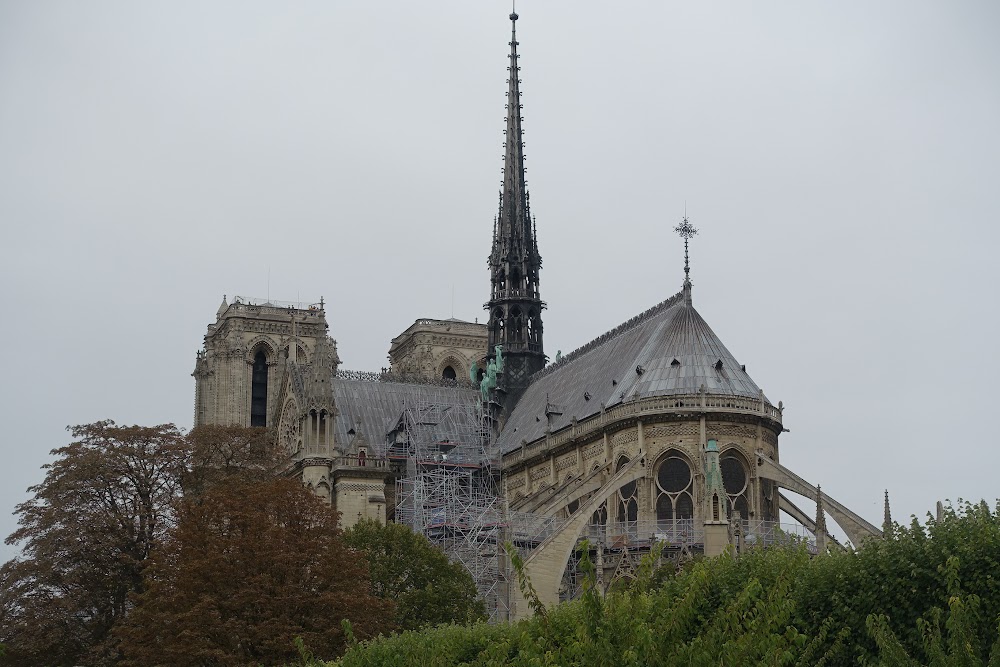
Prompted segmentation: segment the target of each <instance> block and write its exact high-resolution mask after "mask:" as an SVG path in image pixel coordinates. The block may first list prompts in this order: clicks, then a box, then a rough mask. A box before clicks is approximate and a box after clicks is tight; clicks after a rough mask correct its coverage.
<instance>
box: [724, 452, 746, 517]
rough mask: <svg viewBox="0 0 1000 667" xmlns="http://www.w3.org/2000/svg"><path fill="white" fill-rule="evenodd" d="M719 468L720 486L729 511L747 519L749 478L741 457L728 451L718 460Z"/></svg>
mask: <svg viewBox="0 0 1000 667" xmlns="http://www.w3.org/2000/svg"><path fill="white" fill-rule="evenodd" d="M719 468H720V469H721V470H722V485H723V486H724V487H725V489H726V495H727V496H728V507H729V509H730V510H731V511H737V512H739V513H740V516H741V517H742V518H743V519H744V520H746V519H749V518H750V483H749V482H750V480H749V477H750V476H749V475H748V474H747V465H746V463H745V462H744V461H743V457H741V456H740V455H739V454H737V453H736V452H734V451H728V452H726V453H725V454H723V455H722V456H721V457H720V458H719Z"/></svg>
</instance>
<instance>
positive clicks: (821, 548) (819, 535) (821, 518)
mask: <svg viewBox="0 0 1000 667" xmlns="http://www.w3.org/2000/svg"><path fill="white" fill-rule="evenodd" d="M815 533H816V553H817V554H824V553H826V536H827V530H826V513H825V512H824V511H823V490H822V489H821V488H820V487H819V484H817V485H816V531H815Z"/></svg>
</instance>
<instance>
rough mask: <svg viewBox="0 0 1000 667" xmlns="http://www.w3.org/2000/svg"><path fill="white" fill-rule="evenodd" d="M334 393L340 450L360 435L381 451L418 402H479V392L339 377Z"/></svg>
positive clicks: (335, 380) (337, 439)
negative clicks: (404, 413)
mask: <svg viewBox="0 0 1000 667" xmlns="http://www.w3.org/2000/svg"><path fill="white" fill-rule="evenodd" d="M333 393H334V399H335V400H336V404H337V412H338V415H337V419H336V420H334V423H335V424H336V432H335V434H334V437H335V439H336V440H335V441H336V443H337V447H338V448H341V449H342V448H343V447H345V446H346V445H347V443H349V442H351V440H352V439H353V438H354V436H355V435H356V434H361V435H363V436H364V438H365V439H366V440H367V441H368V442H369V443H371V444H373V445H375V446H376V447H378V448H379V449H381V448H382V447H383V445H384V444H385V439H386V434H387V433H388V432H389V431H390V430H392V429H393V428H394V427H395V426H396V423H397V422H398V421H399V417H400V415H402V414H403V410H404V409H405V407H407V406H416V405H417V404H420V403H459V404H465V403H469V404H474V403H475V402H476V401H477V400H479V390H478V389H468V388H461V387H442V386H437V385H429V384H409V383H403V382H372V381H369V380H347V379H342V378H336V379H334V381H333ZM351 431H353V433H352V432H351Z"/></svg>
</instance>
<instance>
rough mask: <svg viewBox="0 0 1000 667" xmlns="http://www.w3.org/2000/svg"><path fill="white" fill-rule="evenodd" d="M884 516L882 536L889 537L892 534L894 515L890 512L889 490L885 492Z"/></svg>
mask: <svg viewBox="0 0 1000 667" xmlns="http://www.w3.org/2000/svg"><path fill="white" fill-rule="evenodd" d="M882 516H883V518H882V535H884V536H886V537H888V536H889V535H890V534H891V533H892V513H891V512H890V511H889V489H886V490H885V507H884V509H883V512H882Z"/></svg>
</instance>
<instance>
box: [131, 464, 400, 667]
mask: <svg viewBox="0 0 1000 667" xmlns="http://www.w3.org/2000/svg"><path fill="white" fill-rule="evenodd" d="M337 518H338V517H337V513H336V512H335V511H334V510H333V509H332V508H330V507H329V506H327V505H324V504H323V503H322V502H321V501H320V500H319V499H317V498H316V497H314V496H313V495H312V494H311V493H309V491H308V490H306V489H305V488H303V487H302V484H301V483H300V482H298V481H296V480H291V479H272V480H265V481H259V482H257V483H254V484H219V485H214V486H213V487H211V488H209V489H207V490H205V491H204V492H203V493H202V494H200V495H197V496H194V497H189V498H185V499H184V501H183V502H182V503H181V505H180V507H179V509H178V519H177V526H176V529H175V530H174V531H172V533H171V534H170V535H169V536H168V538H167V539H166V540H165V541H164V543H163V544H162V546H161V547H160V548H159V549H158V550H157V552H156V553H155V554H154V555H153V557H152V558H151V560H150V564H149V568H148V569H147V585H146V588H145V590H144V592H143V593H142V594H141V595H139V597H138V599H137V606H136V609H135V610H134V611H133V613H132V614H131V615H130V617H129V618H128V620H127V622H126V623H125V624H124V625H123V626H122V627H121V628H120V630H119V631H118V636H119V637H120V639H121V645H122V652H123V654H124V656H125V658H126V659H125V661H124V664H127V665H142V666H143V667H146V666H148V665H178V666H184V665H244V664H258V663H264V664H283V663H285V662H289V661H291V660H293V659H294V658H295V657H296V656H297V655H298V651H297V650H296V648H295V646H294V645H293V641H294V640H295V638H296V637H301V638H302V640H303V642H304V643H305V645H306V646H308V647H309V649H310V650H312V651H313V652H315V653H316V654H317V655H319V656H322V657H326V658H332V657H335V656H337V655H338V654H339V653H340V652H341V651H342V650H343V649H344V647H345V645H346V638H345V632H344V630H343V629H342V621H343V620H344V619H348V620H349V621H350V624H351V626H352V628H353V631H354V634H355V635H356V636H357V637H358V638H360V639H364V638H367V637H372V636H374V635H377V634H378V633H379V632H381V631H387V630H389V629H391V627H392V621H391V619H392V617H393V605H392V603H391V602H390V601H387V600H380V599H378V598H376V597H374V596H373V595H371V593H370V591H369V582H368V574H367V568H366V564H365V562H364V559H363V558H362V557H361V556H360V555H359V554H356V553H354V552H352V551H351V550H350V549H348V548H347V547H346V545H345V544H344V541H343V539H342V534H341V532H340V531H339V529H338V528H337Z"/></svg>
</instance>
